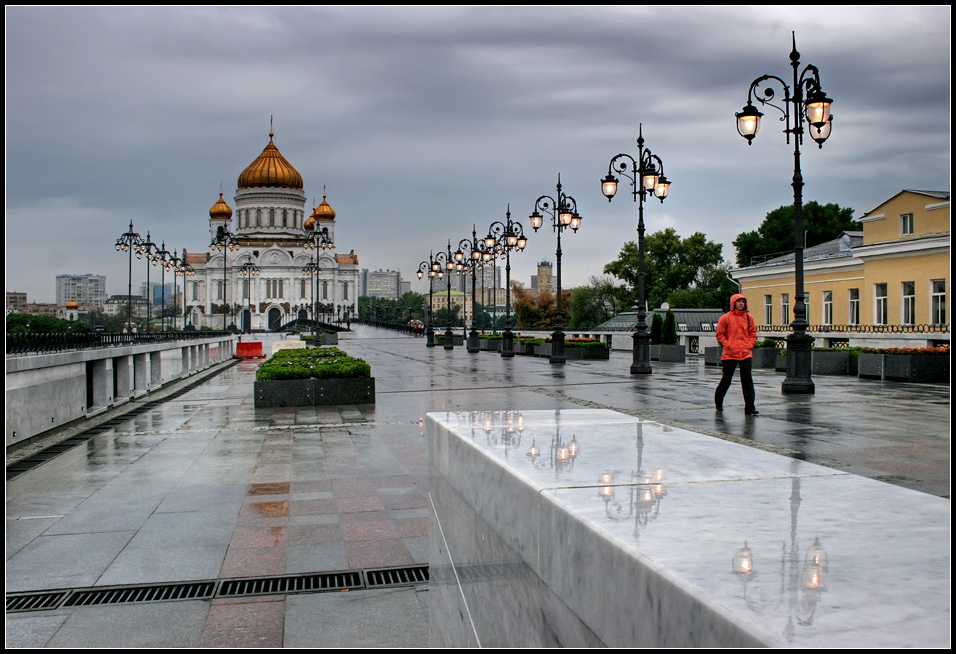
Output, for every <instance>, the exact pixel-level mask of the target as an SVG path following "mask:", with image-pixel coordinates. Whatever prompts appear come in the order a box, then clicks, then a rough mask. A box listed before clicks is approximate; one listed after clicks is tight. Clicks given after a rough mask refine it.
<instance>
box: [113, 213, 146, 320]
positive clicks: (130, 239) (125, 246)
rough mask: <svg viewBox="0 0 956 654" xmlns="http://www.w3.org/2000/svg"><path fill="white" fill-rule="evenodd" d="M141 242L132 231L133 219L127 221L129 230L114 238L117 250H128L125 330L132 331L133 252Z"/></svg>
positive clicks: (137, 235) (138, 236)
mask: <svg viewBox="0 0 956 654" xmlns="http://www.w3.org/2000/svg"><path fill="white" fill-rule="evenodd" d="M140 243H142V238H140V235H139V234H137V233H136V232H134V231H133V221H132V220H131V221H129V230H128V231H127V232H125V233H123V234H121V235H120V237H119V238H118V239H116V251H117V252H129V287H128V289H127V293H126V303H127V306H126V332H127V333H132V332H133V252H134V251H136V248H138V247H139V244H140Z"/></svg>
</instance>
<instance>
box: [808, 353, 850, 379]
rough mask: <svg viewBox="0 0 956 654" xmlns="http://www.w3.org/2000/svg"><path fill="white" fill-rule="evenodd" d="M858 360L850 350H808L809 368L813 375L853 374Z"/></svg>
mask: <svg viewBox="0 0 956 654" xmlns="http://www.w3.org/2000/svg"><path fill="white" fill-rule="evenodd" d="M858 361H859V358H858V357H857V356H855V355H854V353H851V352H824V351H811V352H810V370H811V372H812V374H814V375H855V374H857V362H858Z"/></svg>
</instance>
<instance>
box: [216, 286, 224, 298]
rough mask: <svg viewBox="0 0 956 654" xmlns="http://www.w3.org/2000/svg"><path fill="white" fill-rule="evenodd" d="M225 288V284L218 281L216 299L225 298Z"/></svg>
mask: <svg viewBox="0 0 956 654" xmlns="http://www.w3.org/2000/svg"><path fill="white" fill-rule="evenodd" d="M224 290H225V284H223V283H222V282H218V281H217V282H216V299H217V300H221V299H222V298H223V291H224Z"/></svg>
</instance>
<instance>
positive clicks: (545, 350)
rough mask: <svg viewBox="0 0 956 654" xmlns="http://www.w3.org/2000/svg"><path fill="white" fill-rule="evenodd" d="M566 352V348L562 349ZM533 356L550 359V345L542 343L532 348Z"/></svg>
mask: <svg viewBox="0 0 956 654" xmlns="http://www.w3.org/2000/svg"><path fill="white" fill-rule="evenodd" d="M564 349H565V350H567V349H568V348H564ZM534 355H535V356H536V357H550V356H551V343H542V344H541V345H535V346H534Z"/></svg>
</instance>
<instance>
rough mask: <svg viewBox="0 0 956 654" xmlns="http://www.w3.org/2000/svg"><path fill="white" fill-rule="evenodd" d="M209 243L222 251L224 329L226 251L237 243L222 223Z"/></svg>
mask: <svg viewBox="0 0 956 654" xmlns="http://www.w3.org/2000/svg"><path fill="white" fill-rule="evenodd" d="M209 245H210V247H212V248H214V249H215V250H218V251H219V252H222V331H226V317H227V315H228V313H229V305H228V304H227V303H226V299H227V298H226V296H227V291H228V287H227V283H226V258H227V257H226V253H227V252H228V251H229V250H232V251H236V250H238V249H239V243H238V241H237V240H236V235H235V234H233V233H232V232H230V231H229V230H228V229H226V228H225V226H224V225H220V226H219V228H218V229H217V230H216V238H214V239H213V241H212V243H210V244H209Z"/></svg>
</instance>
